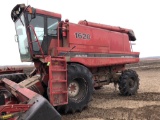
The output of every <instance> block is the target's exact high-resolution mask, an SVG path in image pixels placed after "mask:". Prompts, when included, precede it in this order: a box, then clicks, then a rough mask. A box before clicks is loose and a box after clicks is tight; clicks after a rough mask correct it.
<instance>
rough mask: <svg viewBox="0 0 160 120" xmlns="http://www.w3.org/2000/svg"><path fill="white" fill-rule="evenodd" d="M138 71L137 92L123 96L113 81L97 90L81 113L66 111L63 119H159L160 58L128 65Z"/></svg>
mask: <svg viewBox="0 0 160 120" xmlns="http://www.w3.org/2000/svg"><path fill="white" fill-rule="evenodd" d="M127 67H128V68H132V69H135V70H136V71H137V73H138V74H139V78H140V88H139V90H138V94H137V95H134V96H129V97H124V96H121V95H120V94H119V91H118V89H117V91H116V92H115V90H114V89H115V88H114V86H113V84H110V85H109V86H104V87H103V88H102V89H99V90H97V91H95V93H94V94H93V100H92V101H91V102H90V104H89V106H88V107H87V108H86V109H85V110H83V111H82V112H81V113H80V112H79V113H75V114H69V115H63V116H62V120H160V112H159V111H160V87H159V86H160V60H159V61H154V60H152V61H142V62H140V63H139V64H134V65H130V66H127Z"/></svg>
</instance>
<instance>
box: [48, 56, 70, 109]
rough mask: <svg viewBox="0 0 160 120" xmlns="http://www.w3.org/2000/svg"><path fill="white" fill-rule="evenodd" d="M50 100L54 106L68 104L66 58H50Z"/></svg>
mask: <svg viewBox="0 0 160 120" xmlns="http://www.w3.org/2000/svg"><path fill="white" fill-rule="evenodd" d="M48 60H49V62H50V63H49V84H48V85H49V86H48V87H49V99H50V103H51V104H52V105H53V106H59V105H64V104H68V85H67V63H66V60H65V58H64V57H58V58H51V57H49V59H48Z"/></svg>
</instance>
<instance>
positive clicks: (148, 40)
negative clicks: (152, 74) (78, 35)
mask: <svg viewBox="0 0 160 120" xmlns="http://www.w3.org/2000/svg"><path fill="white" fill-rule="evenodd" d="M19 3H25V4H27V0H5V1H3V2H2V4H1V7H0V11H1V17H0V26H1V40H0V55H1V59H0V65H12V64H21V62H20V57H19V51H18V44H17V43H16V42H15V41H14V35H15V34H16V32H15V27H14V23H13V22H12V20H11V16H10V14H11V10H12V8H13V7H14V6H15V5H16V4H19ZM28 3H29V5H31V6H32V7H35V8H40V9H44V10H47V11H52V12H56V13H61V14H62V20H65V19H66V18H68V19H69V20H70V22H73V23H78V21H79V20H84V19H86V20H88V21H91V22H97V23H102V24H107V25H113V26H120V27H124V28H130V29H133V30H134V32H135V35H136V38H137V40H136V46H134V51H139V52H140V53H141V54H140V57H146V56H160V45H159V41H160V13H159V12H160V6H159V5H160V1H159V0H32V1H31V0H28Z"/></svg>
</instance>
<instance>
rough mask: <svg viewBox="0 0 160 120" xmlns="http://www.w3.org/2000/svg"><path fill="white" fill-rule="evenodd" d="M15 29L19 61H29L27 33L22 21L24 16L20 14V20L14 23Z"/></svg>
mask: <svg viewBox="0 0 160 120" xmlns="http://www.w3.org/2000/svg"><path fill="white" fill-rule="evenodd" d="M15 28H16V33H17V34H16V36H17V40H18V45H19V52H20V57H21V61H26V62H27V61H30V54H29V46H28V41H27V32H26V26H25V21H24V15H23V14H22V15H21V17H20V19H18V20H17V21H16V22H15Z"/></svg>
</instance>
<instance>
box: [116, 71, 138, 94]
mask: <svg viewBox="0 0 160 120" xmlns="http://www.w3.org/2000/svg"><path fill="white" fill-rule="evenodd" d="M138 89H139V78H138V75H137V73H136V72H135V71H134V70H131V69H128V70H125V71H123V72H122V74H121V76H120V80H119V90H120V93H121V94H122V95H124V96H131V95H134V94H136V93H137V90H138Z"/></svg>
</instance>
